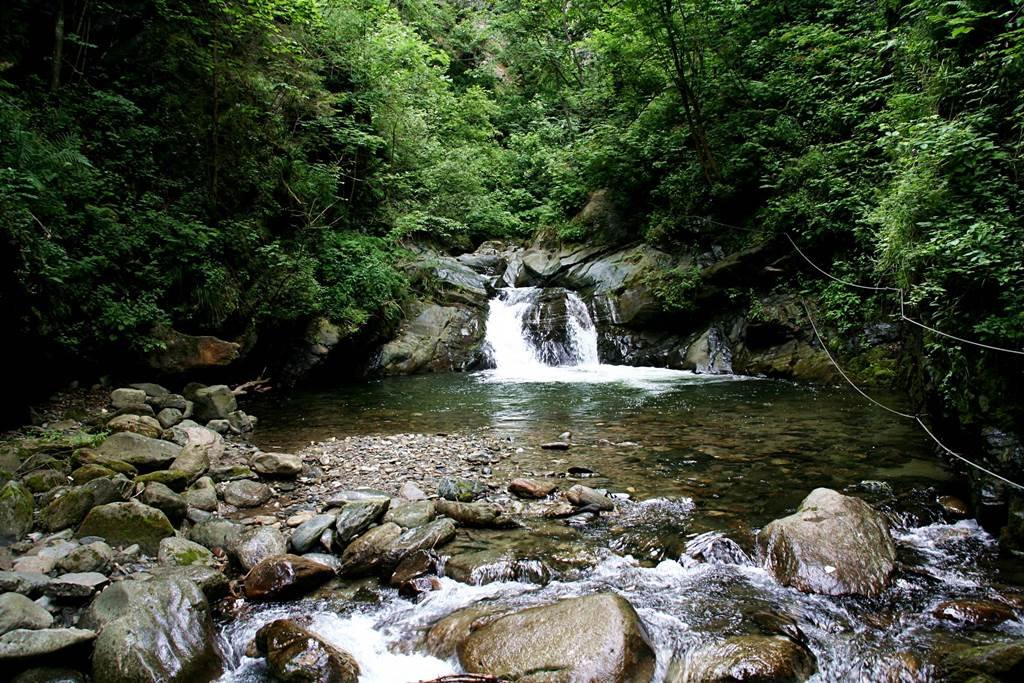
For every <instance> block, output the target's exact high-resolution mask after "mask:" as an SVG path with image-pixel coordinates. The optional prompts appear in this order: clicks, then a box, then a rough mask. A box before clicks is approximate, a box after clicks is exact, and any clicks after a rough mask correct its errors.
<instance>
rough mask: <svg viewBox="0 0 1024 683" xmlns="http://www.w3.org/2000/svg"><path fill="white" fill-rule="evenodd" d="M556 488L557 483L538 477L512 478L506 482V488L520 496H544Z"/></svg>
mask: <svg viewBox="0 0 1024 683" xmlns="http://www.w3.org/2000/svg"><path fill="white" fill-rule="evenodd" d="M556 489H558V484H556V483H554V482H551V481H541V480H539V479H513V480H512V481H510V482H509V483H508V490H509V493H511V494H512V495H514V496H518V497H520V498H546V497H548V496H550V495H551V494H552V493H554V492H555V490H556Z"/></svg>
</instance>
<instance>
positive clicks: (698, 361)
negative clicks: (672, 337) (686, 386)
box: [683, 326, 732, 375]
mask: <svg viewBox="0 0 1024 683" xmlns="http://www.w3.org/2000/svg"><path fill="white" fill-rule="evenodd" d="M683 368H684V369H686V370H693V371H694V372H695V373H697V374H698V375H723V374H730V373H731V372H732V349H731V348H730V347H729V340H728V338H727V337H726V335H725V334H724V333H723V332H722V330H720V329H719V328H718V327H717V326H713V327H710V328H708V329H707V330H706V331H705V332H704V333H703V334H701V335H700V336H699V337H697V339H695V340H694V341H693V342H692V343H691V344H690V346H689V348H687V349H686V355H685V356H684V358H683Z"/></svg>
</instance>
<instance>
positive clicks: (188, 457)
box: [170, 427, 224, 481]
mask: <svg viewBox="0 0 1024 683" xmlns="http://www.w3.org/2000/svg"><path fill="white" fill-rule="evenodd" d="M184 431H185V445H184V446H183V447H182V449H181V452H180V453H179V454H178V457H177V458H175V459H174V462H172V463H171V466H170V469H172V470H179V471H182V472H186V473H187V474H188V478H189V480H190V481H192V480H195V479H198V478H199V477H201V476H202V475H203V473H205V472H206V470H208V469H210V463H212V462H216V461H217V460H219V459H220V457H221V456H222V455H223V454H224V439H223V438H222V437H221V435H220V434H218V433H217V432H215V431H213V430H210V429H206V428H205V427H185V428H184Z"/></svg>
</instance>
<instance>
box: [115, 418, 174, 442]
mask: <svg viewBox="0 0 1024 683" xmlns="http://www.w3.org/2000/svg"><path fill="white" fill-rule="evenodd" d="M107 429H108V430H109V431H111V432H132V433H133V434H139V435H140V436H147V437H149V438H150V439H158V438H160V434H161V433H163V427H161V426H160V422H159V421H157V420H156V419H155V418H152V417H149V416H148V415H117V416H116V417H113V418H111V419H110V421H109V422H107Z"/></svg>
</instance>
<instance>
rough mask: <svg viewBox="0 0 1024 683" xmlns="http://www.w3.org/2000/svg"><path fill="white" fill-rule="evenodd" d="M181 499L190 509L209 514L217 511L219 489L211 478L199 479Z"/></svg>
mask: <svg viewBox="0 0 1024 683" xmlns="http://www.w3.org/2000/svg"><path fill="white" fill-rule="evenodd" d="M181 497H182V498H184V499H185V503H186V504H187V505H188V506H189V507H194V508H197V509H199V510H206V511H207V512H216V511H217V488H216V487H215V486H214V483H213V479H211V478H210V477H199V479H197V480H196V482H195V483H194V484H193V485H192V487H191V488H189V489H188V490H187V491H185V492H184V493H182V494H181Z"/></svg>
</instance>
